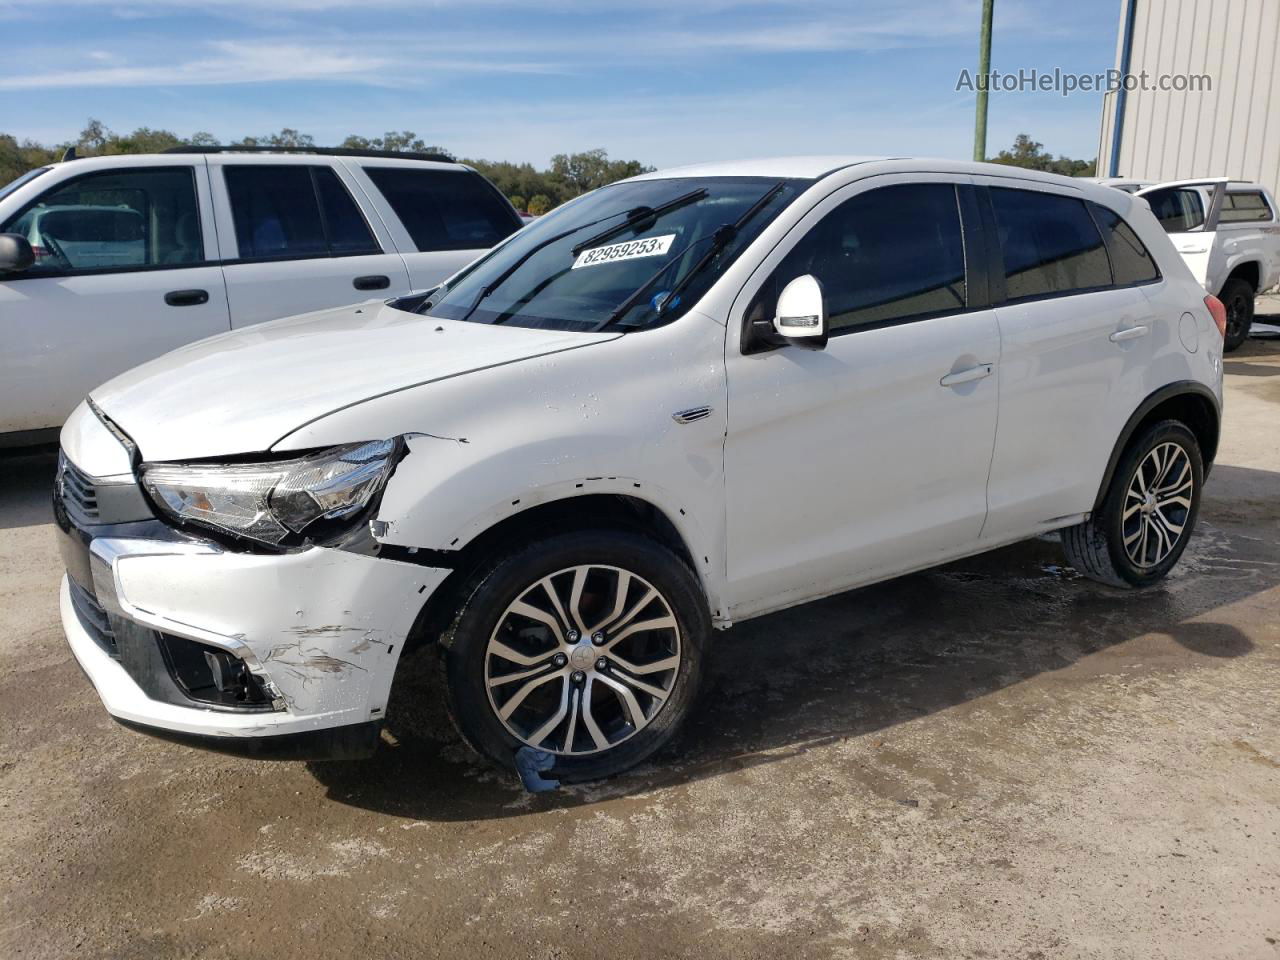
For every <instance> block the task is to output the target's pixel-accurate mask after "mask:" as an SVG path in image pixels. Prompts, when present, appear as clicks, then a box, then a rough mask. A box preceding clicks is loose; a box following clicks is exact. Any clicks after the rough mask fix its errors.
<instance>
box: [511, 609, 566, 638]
mask: <svg viewBox="0 0 1280 960" xmlns="http://www.w3.org/2000/svg"><path fill="white" fill-rule="evenodd" d="M507 612H508V613H516V614H519V615H520V616H522V617H526V618H528V619H529V620H536V621H537V622H538V623H541V624H543V625H544V626H545V627H547V628H548V629H549V630H550V631H551V635H552V636H554V637H555V638H556V643H564V629H563V628H562V627H561V626H560V621H558V620H557V619H556V618H555V617H553V616H552V615H551V614H549V613H547V611H545V610H539V609H538V608H537V607H535V606H534V605H533V604H531V603H525V602H524V600H517V601H516V602H515V603H513V604H512V605H511V608H510V609H509V610H508V611H507Z"/></svg>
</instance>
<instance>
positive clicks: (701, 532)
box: [55, 157, 1225, 779]
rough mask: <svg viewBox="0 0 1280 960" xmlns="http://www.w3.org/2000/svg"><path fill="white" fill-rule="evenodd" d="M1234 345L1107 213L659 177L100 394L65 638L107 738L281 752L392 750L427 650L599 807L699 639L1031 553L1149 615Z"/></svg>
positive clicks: (1133, 228) (450, 692)
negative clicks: (1034, 543) (364, 297)
mask: <svg viewBox="0 0 1280 960" xmlns="http://www.w3.org/2000/svg"><path fill="white" fill-rule="evenodd" d="M1224 323H1225V317H1224V315H1223V312H1222V305H1221V304H1220V303H1218V302H1217V301H1216V300H1214V299H1213V298H1212V297H1207V296H1206V295H1205V292H1204V290H1203V289H1201V287H1200V286H1199V284H1198V283H1197V282H1196V280H1195V278H1194V277H1192V275H1191V272H1190V271H1189V270H1188V269H1187V267H1186V265H1185V264H1184V263H1183V262H1182V260H1181V259H1180V258H1179V257H1178V255H1177V252H1176V251H1175V250H1174V249H1173V245H1172V244H1171V243H1170V241H1169V238H1168V237H1167V236H1166V235H1165V233H1164V231H1162V230H1161V228H1160V225H1159V224H1158V223H1157V222H1156V220H1155V218H1154V217H1152V215H1151V212H1150V210H1149V209H1148V208H1147V205H1146V204H1145V203H1142V202H1140V201H1135V200H1134V199H1133V198H1132V197H1130V196H1129V195H1127V194H1125V193H1122V192H1120V191H1119V190H1112V189H1110V188H1107V187H1101V186H1096V185H1092V184H1082V183H1079V182H1073V181H1071V180H1068V179H1065V178H1062V177H1057V176H1053V175H1051V174H1040V173H1034V172H1031V171H1026V170H1014V169H1012V168H1009V167H1002V166H994V165H986V164H972V163H954V162H948V161H928V160H904V159H894V160H875V159H866V158H850V157H801V158H790V159H777V160H755V161H750V162H742V163H718V164H710V165H706V166H699V167H691V168H684V169H677V170H670V171H664V172H659V173H652V174H645V175H643V176H640V177H637V178H635V179H632V180H627V181H624V182H621V183H616V184H613V185H611V186H607V187H603V188H601V189H599V190H597V191H594V192H593V193H590V194H587V195H585V196H582V197H580V198H578V199H576V200H573V201H571V202H569V203H567V204H565V205H564V206H562V207H560V208H559V209H557V210H555V211H554V212H552V213H550V214H548V215H547V216H546V217H543V218H540V219H539V220H537V221H536V222H534V223H532V224H530V225H529V226H528V227H526V228H525V229H524V230H522V231H520V232H519V233H518V234H516V235H515V236H513V237H511V239H510V240H508V241H507V242H506V243H504V244H501V245H500V246H498V247H497V248H496V249H494V250H493V251H491V252H490V253H489V254H488V255H487V256H486V257H483V258H481V259H480V260H478V261H477V262H476V263H474V264H473V265H472V266H470V267H469V268H467V269H465V270H463V271H460V272H459V273H458V274H457V275H455V276H454V277H452V278H451V279H450V280H449V282H448V283H447V284H446V285H444V286H442V287H440V288H439V289H436V290H434V291H430V292H426V293H418V294H416V295H413V296H408V297H404V298H401V299H399V300H392V301H389V302H388V303H387V304H386V305H380V306H378V307H371V306H364V307H361V308H355V307H348V308H345V309H339V310H332V311H327V312H324V313H318V314H314V315H312V316H307V317H298V318H294V319H291V320H282V321H279V322H277V323H272V324H268V325H265V326H262V327H258V328H255V329H252V330H244V331H236V332H233V333H229V334H225V335H223V336H221V337H216V338H213V339H210V340H206V341H204V342H203V343H199V344H195V345H193V346H190V347H187V348H185V349H183V350H179V351H177V352H175V353H173V354H171V355H169V356H168V357H163V358H161V359H159V360H155V361H153V362H151V363H149V364H146V365H145V366H142V367H140V368H138V369H136V370H134V371H132V372H131V373H128V374H125V375H124V376H121V377H119V378H117V379H115V380H113V381H112V382H110V383H108V384H106V385H105V386H102V387H98V388H96V389H94V390H93V391H92V392H91V394H90V400H89V401H88V402H86V403H84V404H81V405H80V406H79V407H78V408H77V409H76V411H75V413H73V414H72V416H71V418H70V419H69V420H68V422H67V425H66V427H65V428H64V429H63V432H62V451H63V458H62V462H61V466H60V470H59V473H58V480H57V484H58V495H57V497H56V499H55V505H56V509H55V513H56V516H57V520H58V526H59V529H60V530H61V537H60V542H61V544H62V550H63V556H64V559H65V562H66V567H67V577H66V578H65V579H64V580H63V583H62V587H61V609H62V622H63V626H64V629H65V630H66V634H67V638H68V640H69V641H70V644H71V649H72V650H73V652H74V653H75V656H76V658H77V659H78V660H79V662H80V664H81V665H82V666H83V667H84V670H85V673H86V674H87V675H88V676H89V678H90V679H91V680H92V682H93V684H94V686H95V687H96V688H97V691H98V693H99V695H100V696H101V698H102V700H103V702H104V704H105V706H106V709H107V710H108V712H110V713H111V715H113V716H114V717H116V718H117V719H119V720H121V721H122V722H124V723H127V724H130V725H132V726H135V727H140V728H142V729H145V730H148V731H150V732H152V733H158V734H160V735H162V736H168V737H173V738H177V739H179V740H185V741H189V742H191V743H195V744H200V745H204V746H210V747H215V748H218V749H225V750H239V751H243V752H247V753H252V754H255V755H265V754H276V755H286V756H294V757H321V756H334V755H352V754H359V753H362V752H366V751H368V750H371V749H373V747H374V746H375V745H376V743H377V740H378V737H379V728H380V726H381V725H382V723H383V721H384V719H386V715H387V709H388V703H389V696H390V693H391V688H392V681H393V678H394V677H395V676H396V670H397V664H398V663H399V661H400V659H401V657H402V656H403V655H404V653H405V652H406V651H407V650H409V651H411V650H413V649H414V648H415V647H418V646H423V645H432V644H434V645H435V648H436V649H437V650H438V651H439V652H440V653H441V655H442V656H443V657H444V660H445V666H446V677H447V684H446V691H447V696H448V698H449V704H450V707H451V709H452V712H453V715H454V717H455V719H456V720H457V723H458V726H459V728H460V729H461V730H462V732H463V733H464V734H465V736H466V737H467V739H468V740H469V741H470V742H471V743H472V744H473V745H474V746H475V747H476V748H477V749H478V750H480V751H481V752H482V753H483V754H485V755H486V756H488V757H490V758H491V759H492V760H494V761H495V762H497V763H499V764H503V765H505V766H507V767H508V768H511V767H520V768H522V769H523V770H525V771H526V772H527V771H529V770H531V769H538V770H542V771H543V773H544V774H545V776H547V777H551V778H559V779H584V778H592V777H599V776H604V775H607V774H610V773H614V772H617V771H619V770H622V769H625V768H627V767H629V766H631V765H633V764H635V763H638V762H639V761H641V760H643V759H644V758H645V757H647V756H649V755H650V754H651V753H652V752H653V751H654V750H656V749H657V748H658V747H659V746H661V745H662V744H663V743H664V742H666V741H667V739H668V738H669V737H670V736H671V735H672V733H673V732H674V731H675V729H676V727H677V726H678V724H679V723H680V721H681V720H682V719H683V718H684V717H685V715H686V714H687V712H688V710H689V707H690V704H691V703H692V702H693V698H694V692H695V690H696V688H697V683H698V677H699V674H700V671H701V666H702V663H703V657H704V654H705V651H706V648H707V644H708V642H709V640H710V637H711V631H712V628H713V627H720V628H724V627H728V626H730V625H731V624H732V623H734V622H736V621H740V620H746V619H748V618H750V617H756V616H759V615H761V614H764V613H768V612H770V611H774V610H780V609H782V608H784V607H789V606H792V605H794V604H798V603H803V602H805V601H807V600H813V599H815V598H818V597H823V596H826V595H829V594H832V593H835V592H838V591H842V590H847V589H849V588H850V587H855V586H859V585H862V584H867V583H871V582H874V581H877V580H883V579H886V578H888V577H894V576H898V575H899V574H903V573H907V572H909V571H913V570H919V569H922V568H925V567H930V566H933V565H935V564H940V563H945V562H947V561H949V560H954V559H956V558H958V557H963V556H966V555H969V554H974V553H979V552H982V551H985V550H990V549H992V548H993V547H998V546H1001V545H1002V544H1007V543H1011V542H1013V541H1017V540H1022V539H1025V538H1028V537H1034V536H1037V535H1040V534H1044V533H1047V532H1050V531H1058V532H1060V533H1061V536H1062V540H1063V544H1064V546H1065V548H1066V553H1067V556H1068V558H1069V559H1070V561H1071V563H1072V564H1074V565H1075V567H1076V568H1077V569H1078V570H1079V571H1080V572H1081V573H1083V574H1085V575H1086V576H1089V577H1092V578H1094V579H1097V580H1100V581H1102V582H1104V583H1108V584H1112V585H1117V586H1136V587H1142V586H1147V585H1150V584H1153V583H1155V582H1157V581H1159V580H1160V579H1161V578H1162V577H1163V576H1164V575H1165V574H1166V573H1168V572H1169V570H1170V569H1171V568H1172V567H1173V565H1174V564H1175V563H1176V562H1177V561H1178V558H1179V557H1180V555H1181V554H1182V551H1183V550H1184V548H1185V547H1186V545H1187V541H1188V539H1189V537H1190V536H1191V532H1192V529H1193V527H1194V525H1195V520H1196V511H1197V508H1198V505H1199V502H1200V496H1201V490H1202V487H1203V483H1204V480H1205V476H1206V474H1207V472H1208V469H1209V465H1210V464H1211V463H1212V461H1213V457H1214V453H1215V450H1216V448H1217V442H1218V429H1219V411H1220V408H1221V398H1222V329H1223V325H1224ZM1015 620H1016V617H1015V616H1014V615H1013V614H1012V613H1011V622H1014V621H1015ZM843 639H844V638H841V637H839V636H833V637H832V638H831V640H832V642H833V643H839V642H842V641H843ZM392 719H393V720H394V718H392Z"/></svg>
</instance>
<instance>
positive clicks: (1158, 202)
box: [1142, 187, 1204, 233]
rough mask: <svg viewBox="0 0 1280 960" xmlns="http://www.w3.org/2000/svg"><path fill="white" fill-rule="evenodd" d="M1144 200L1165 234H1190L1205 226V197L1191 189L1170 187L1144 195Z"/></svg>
mask: <svg viewBox="0 0 1280 960" xmlns="http://www.w3.org/2000/svg"><path fill="white" fill-rule="evenodd" d="M1142 199H1143V200H1146V201H1147V203H1149V204H1150V205H1151V212H1152V213H1154V214H1155V215H1156V219H1157V220H1159V221H1160V226H1162V227H1164V232H1165V233H1189V232H1190V231H1192V230H1198V229H1199V228H1200V227H1203V226H1204V197H1202V196H1201V195H1200V191H1199V190H1195V189H1192V188H1191V187H1168V188H1166V189H1164V190H1153V191H1151V192H1150V193H1144V194H1143V195H1142Z"/></svg>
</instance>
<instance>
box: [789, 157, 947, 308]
mask: <svg viewBox="0 0 1280 960" xmlns="http://www.w3.org/2000/svg"><path fill="white" fill-rule="evenodd" d="M806 273H808V274H812V275H814V276H815V277H817V278H818V281H819V282H820V283H821V284H822V290H823V295H824V297H825V300H826V304H827V313H828V315H829V323H830V328H831V331H832V332H833V333H836V332H839V331H842V330H852V329H855V328H859V327H867V326H872V325H878V324H884V323H891V322H899V321H903V320H907V319H911V318H922V317H926V316H935V315H937V314H942V313H949V312H955V311H959V310H963V309H964V308H965V306H966V303H967V300H966V287H965V264H964V241H963V237H962V233H961V229H960V211H959V205H958V203H957V199H956V189H955V186H954V185H952V184H949V183H918V184H902V185H898V186H890V187H881V188H879V189H877V190H869V191H867V192H866V193H860V194H858V195H857V196H855V197H852V198H850V199H849V200H846V201H845V202H844V203H842V204H840V206H838V207H836V208H835V209H834V210H832V211H831V212H830V213H828V214H827V215H826V216H825V217H823V218H822V220H820V221H819V222H818V223H817V225H815V226H814V227H813V229H811V230H810V231H809V233H808V234H806V235H805V237H804V239H803V240H801V241H800V243H798V244H797V245H796V247H795V248H794V249H793V250H792V251H791V252H790V253H789V254H787V257H786V259H785V260H783V262H782V263H781V264H779V266H778V269H777V270H776V271H775V273H774V275H773V277H772V278H771V282H770V284H769V286H770V295H772V296H776V295H777V294H778V293H779V292H780V291H781V290H782V288H783V287H785V286H786V285H787V283H789V282H790V281H791V280H793V279H795V278H796V277H800V276H803V275H804V274H806Z"/></svg>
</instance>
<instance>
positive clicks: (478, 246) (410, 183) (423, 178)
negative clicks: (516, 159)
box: [364, 166, 521, 251]
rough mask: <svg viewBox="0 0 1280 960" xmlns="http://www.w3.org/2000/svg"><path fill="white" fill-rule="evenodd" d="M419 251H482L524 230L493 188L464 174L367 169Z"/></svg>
mask: <svg viewBox="0 0 1280 960" xmlns="http://www.w3.org/2000/svg"><path fill="white" fill-rule="evenodd" d="M364 172H365V173H367V174H368V175H369V179H370V180H372V181H373V183H374V186H376V187H377V188H378V190H379V191H381V193H382V195H383V196H384V197H385V198H386V200H387V203H389V204H390V205H391V209H392V210H394V211H395V214H396V216H397V217H399V218H400V222H401V223H403V224H404V228H405V229H406V230H407V231H409V237H410V238H411V239H412V240H413V243H414V246H416V247H417V248H418V250H419V251H429V250H482V249H487V248H489V247H492V246H493V245H494V244H496V243H497V242H498V241H500V240H504V239H506V238H507V237H508V236H510V235H511V234H512V233H515V231H516V230H518V229H520V227H521V222H520V218H519V217H518V216H517V215H516V213H515V211H514V210H512V209H511V208H510V206H509V205H508V204H507V203H506V202H505V201H504V200H503V199H502V197H501V196H499V195H498V193H497V191H496V190H494V189H493V188H492V187H491V186H489V184H488V183H487V182H486V181H485V180H484V179H482V178H481V177H479V176H477V175H476V174H473V173H468V172H467V171H465V170H413V169H410V168H407V167H373V166H370V167H365V168H364Z"/></svg>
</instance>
